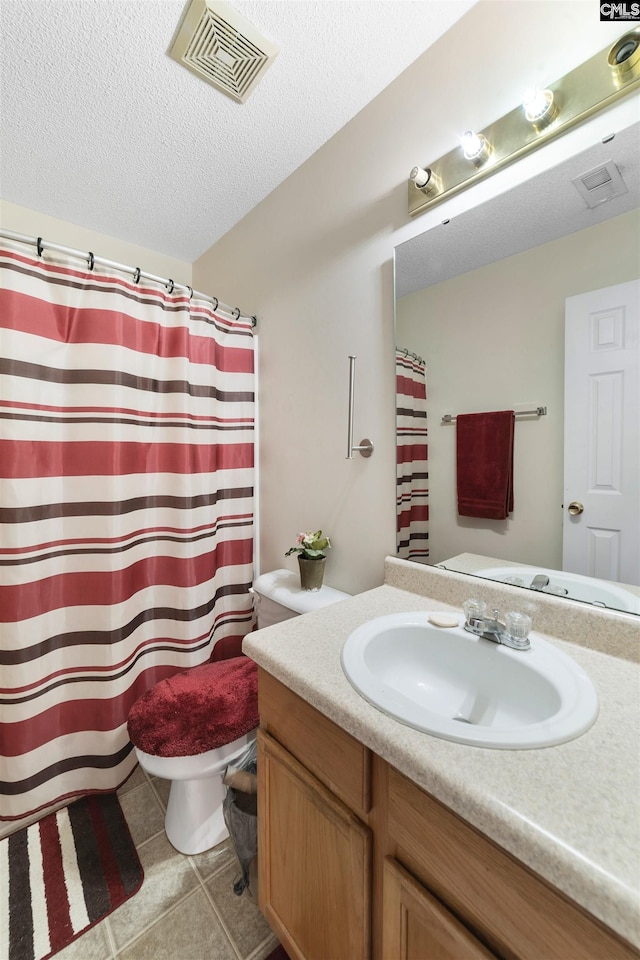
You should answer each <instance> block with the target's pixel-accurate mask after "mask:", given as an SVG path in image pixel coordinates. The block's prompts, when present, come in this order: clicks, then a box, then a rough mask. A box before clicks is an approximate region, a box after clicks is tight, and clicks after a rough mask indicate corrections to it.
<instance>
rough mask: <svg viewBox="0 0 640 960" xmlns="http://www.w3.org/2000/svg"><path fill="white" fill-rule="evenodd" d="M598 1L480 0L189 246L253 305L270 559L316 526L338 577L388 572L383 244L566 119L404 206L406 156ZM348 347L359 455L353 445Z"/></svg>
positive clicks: (216, 280) (509, 88)
mask: <svg viewBox="0 0 640 960" xmlns="http://www.w3.org/2000/svg"><path fill="white" fill-rule="evenodd" d="M597 16H598V13H597V4H594V3H593V2H592V0H588V2H581V0H578V2H571V0H570V2H563V0H557V2H554V3H544V2H529V0H518V2H516V0H496V2H490V3H484V2H483V3H480V4H478V5H477V6H476V7H474V8H473V9H472V10H471V11H470V13H469V14H467V16H465V17H464V18H463V20H462V21H460V23H459V24H457V25H456V26H454V27H453V28H452V30H451V31H449V33H448V34H446V35H445V36H444V37H443V38H442V39H441V40H440V41H439V42H438V43H437V44H436V45H435V46H434V47H432V48H431V49H430V50H428V51H427V52H426V53H425V54H424V55H423V56H422V57H421V58H420V59H418V60H417V61H416V62H415V63H414V64H413V65H412V66H411V67H410V68H409V69H408V70H407V71H406V72H405V73H404V74H403V75H402V76H401V77H399V78H398V79H397V80H396V81H394V83H392V84H391V85H390V86H389V87H388V88H387V89H386V90H385V91H383V92H382V93H381V94H380V95H379V96H378V97H377V98H376V99H375V100H374V101H373V102H372V103H371V104H369V106H367V107H366V108H365V109H364V110H363V111H362V112H361V113H360V114H359V115H358V116H357V117H355V118H354V119H353V120H352V121H351V122H350V123H349V124H348V125H347V126H346V127H344V128H343V129H342V130H341V131H340V132H339V133H338V134H337V135H336V136H334V137H333V139H332V140H330V141H329V142H328V143H327V144H326V145H325V146H324V147H323V148H322V149H321V150H319V151H318V152H317V153H316V154H314V156H313V157H311V158H310V159H309V160H308V161H307V162H306V163H305V164H304V165H303V166H302V167H300V168H299V169H298V170H297V171H296V172H295V173H294V174H293V175H292V176H290V177H289V178H288V179H287V180H286V181H285V182H284V183H283V184H282V185H281V186H280V187H279V188H277V189H276V190H274V191H273V193H271V194H270V195H269V196H268V197H267V198H266V199H265V200H264V201H263V202H262V203H261V204H260V205H259V206H258V207H257V208H256V209H255V210H254V211H252V212H251V213H250V214H249V215H248V216H247V217H245V218H244V220H243V221H241V223H239V224H238V225H237V226H236V227H235V228H234V229H233V230H231V231H230V232H229V233H228V234H227V235H226V236H225V237H224V238H223V239H222V240H220V241H219V242H218V243H217V244H216V245H215V246H213V247H212V248H211V250H209V251H208V252H207V253H206V254H204V255H203V256H202V257H201V258H200V259H199V260H198V261H196V263H195V264H194V284H195V285H196V286H197V287H204V286H206V287H208V288H213V287H215V289H216V295H219V296H220V297H221V298H222V299H224V300H225V301H227V302H230V303H239V304H240V305H241V306H242V309H243V310H244V311H246V312H251V313H257V314H258V318H259V327H258V330H259V335H260V337H259V339H260V411H261V431H262V435H261V480H260V493H261V513H262V516H261V567H262V570H269V569H273V568H275V567H282V566H288V567H291V568H294V567H295V560H294V559H293V558H289V559H286V560H285V558H284V552H285V550H286V549H287V548H288V547H289V546H290V545H291V544H292V543H293V539H294V537H295V535H296V533H297V532H298V531H299V530H302V529H309V528H317V527H322V529H323V530H325V531H326V532H327V533H328V534H329V535H331V536H332V538H333V541H334V549H333V551H331V553H330V555H329V560H328V565H327V577H326V579H327V581H328V582H329V583H330V584H331V585H332V586H336V587H338V588H341V589H343V590H347V591H349V592H352V593H354V592H359V591H361V590H365V589H368V588H370V587H372V586H375V585H376V584H378V583H380V582H381V581H382V579H383V558H384V556H385V554H388V553H394V552H395V446H394V365H393V345H394V329H393V327H394V324H393V269H392V257H393V247H394V245H395V244H397V243H399V242H401V241H404V240H406V239H408V237H409V236H412V235H415V234H416V233H419V232H422V231H424V230H425V229H427V228H428V227H429V226H431V225H432V224H434V223H437V222H439V220H440V219H442V218H443V217H444V216H447V215H452V213H455V212H456V211H458V210H461V209H464V208H465V206H466V207H468V206H469V205H472V204H473V203H476V202H479V201H480V200H481V199H484V196H485V194H486V193H487V192H488V193H491V191H492V190H493V191H494V192H495V191H496V190H500V189H505V188H506V186H510V185H511V184H512V183H514V182H517V180H518V179H519V178H520V179H522V178H526V177H527V176H531V175H533V173H535V172H537V171H538V170H539V169H540V165H541V164H542V163H543V162H544V161H543V160H542V159H541V157H542V155H543V154H544V155H545V156H546V158H547V161H546V162H547V164H549V163H551V162H552V160H553V162H558V159H560V158H561V157H562V151H563V149H568V147H567V144H568V143H569V141H570V138H571V137H572V136H573V135H572V134H569V135H566V136H565V137H563V138H560V141H557V142H556V144H554V145H551V146H548V147H546V148H545V149H544V150H542V151H539V152H538V153H537V154H535V155H533V157H532V158H527V159H526V160H522V161H520V162H519V163H518V164H513V165H512V166H511V167H509V168H507V170H505V171H503V172H501V173H499V174H496V175H495V176H494V177H491V178H489V180H488V181H486V184H488V186H487V188H486V189H485V188H484V187H480V186H479V187H475V188H473V189H472V190H470V191H466V192H464V193H462V194H459V195H458V197H457V198H455V199H454V200H452V201H449V203H447V204H443V205H442V206H440V207H437V208H435V210H434V211H433V213H428V214H426V215H425V216H423V217H420V218H418V221H416V222H414V223H410V222H409V221H408V216H407V187H406V182H407V176H408V172H409V170H410V168H411V167H412V166H413V165H414V164H416V163H420V164H423V165H424V164H428V162H429V160H430V159H435V158H437V157H438V156H441V155H442V154H444V153H446V152H447V151H448V150H450V149H451V146H452V143H453V142H455V138H456V137H457V136H458V135H459V134H460V133H461V132H462V131H464V130H465V129H468V128H469V127H470V126H475V127H476V128H482V127H483V126H484V125H486V124H487V123H489V122H491V121H492V120H494V119H496V117H499V116H501V115H502V114H504V113H506V112H507V111H508V110H511V109H512V108H513V107H514V105H515V104H516V103H517V102H518V99H519V97H520V94H521V91H522V90H524V89H526V87H528V86H530V85H531V84H532V83H544V82H549V81H550V80H552V79H554V78H556V77H560V76H562V75H563V74H564V73H565V72H567V70H569V69H571V68H572V67H574V66H575V65H576V64H577V63H578V62H580V61H582V60H583V59H586V58H587V57H589V56H591V55H593V54H595V53H596V52H597V51H599V50H600V49H602V48H604V47H606V46H607V45H608V44H610V43H611V42H613V40H614V39H616V38H617V37H618V36H619V35H621V33H622V32H623V30H621V29H620V26H621V25H620V24H614V25H612V24H601V23H600V22H599V21H598V19H597ZM550 18H551V20H552V24H551V22H550ZM283 110H286V104H283ZM609 122H610V120H609V118H606V117H604V116H603V115H600V117H599V118H597V120H595V121H593V122H592V134H593V130H596V133H595V136H603V135H604V134H605V133H607V132H609V131H608V130H607V129H606V124H607V123H609ZM598 124H599V126H598ZM582 129H583V133H584V128H582ZM598 131H599V132H598ZM576 136H577V134H576ZM561 141H562V142H561ZM584 146H586V142H583V143H582V144H581V145H580V149H582V148H584ZM554 158H555V159H554ZM349 354H355V355H357V357H358V360H357V374H356V416H355V435H356V441H359V440H360V439H361V438H363V437H365V436H366V437H370V438H371V439H372V440H373V441H374V443H375V447H376V449H375V453H374V454H373V456H372V457H371V459H369V460H364V459H362V458H361V457H360V456H358V455H357V456H356V458H355V459H354V460H351V461H348V460H346V459H345V452H346V451H345V448H346V430H347V379H348V359H347V358H348V355H349Z"/></svg>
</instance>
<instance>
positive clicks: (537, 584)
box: [529, 573, 549, 590]
mask: <svg viewBox="0 0 640 960" xmlns="http://www.w3.org/2000/svg"><path fill="white" fill-rule="evenodd" d="M548 586H549V577H548V576H547V575H546V573H536V575H535V577H534V578H533V580H532V581H531V584H530V586H529V589H530V590H544V588H545V587H548Z"/></svg>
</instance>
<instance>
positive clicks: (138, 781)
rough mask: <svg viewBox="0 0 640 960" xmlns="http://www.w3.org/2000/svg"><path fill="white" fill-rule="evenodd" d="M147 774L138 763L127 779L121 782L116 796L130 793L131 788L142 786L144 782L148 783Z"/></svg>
mask: <svg viewBox="0 0 640 960" xmlns="http://www.w3.org/2000/svg"><path fill="white" fill-rule="evenodd" d="M148 782H149V781H148V780H147V775H146V774H145V772H144V770H143V769H142V767H141V766H140V764H138V766H137V767H136V768H135V770H134V771H133V773H132V774H131V776H130V777H129V779H128V780H125V782H124V783H123V784H122V786H121V787H120V788H119V790H118V797H123V796H124V794H125V793H131V791H132V790H135V789H136V787H142V786H144V784H145V783H148Z"/></svg>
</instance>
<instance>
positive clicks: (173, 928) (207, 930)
mask: <svg viewBox="0 0 640 960" xmlns="http://www.w3.org/2000/svg"><path fill="white" fill-rule="evenodd" d="M178 958H179V960H237V958H236V954H235V952H234V950H233V948H232V946H231V944H230V943H229V941H228V939H227V937H226V936H225V933H224V930H223V929H222V927H221V926H220V923H219V921H218V919H217V917H216V915H215V914H214V912H213V909H212V908H211V904H210V903H209V901H208V900H207V897H206V894H205V892H204V890H202V888H199V889H198V890H196V891H195V892H194V893H192V894H191V896H189V897H187V899H186V900H184V901H183V902H182V903H180V904H179V905H178V906H177V907H175V908H174V909H173V910H172V911H171V912H170V913H168V914H167V915H166V916H164V917H162V919H161V920H158V922H157V923H154V925H153V926H152V927H151V928H150V929H149V930H147V931H146V933H144V934H143V935H142V936H141V937H139V938H138V939H137V940H135V941H134V942H133V943H131V944H130V945H129V946H128V947H127V948H126V949H125V950H123V951H122V952H121V953H119V954H118V960H178Z"/></svg>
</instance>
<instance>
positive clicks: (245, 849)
mask: <svg viewBox="0 0 640 960" xmlns="http://www.w3.org/2000/svg"><path fill="white" fill-rule="evenodd" d="M256 752H257V746H256V742H255V740H254V741H253V742H252V743H251V744H250V745H249V746H248V747H247V749H246V750H245V752H244V753H243V754H242V755H241V756H240V757H239V759H238V760H237V761H236V762H235V763H234V764H233V766H228V767H227V769H226V770H225V772H224V775H223V777H222V782H223V783H224V785H225V786H226V788H227V793H226V796H225V798H224V801H223V803H222V813H223V816H224V822H225V823H226V825H227V830H228V831H229V837H230V839H231V843H232V845H233V848H234V850H235V852H236V857H237V858H238V862H239V864H240V867H241V870H242V875H241V877H240V878H239V879H238V880H236V881H235V882H234V884H233V892H234V893H235V894H236V896H238V897H240V896H242V894H243V893H244V891H245V890H246V891H247V894H248V895H249V897H250V898H251V900H253V901H254V902H255V903H257V902H258V863H257V861H258V777H257V763H256Z"/></svg>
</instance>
